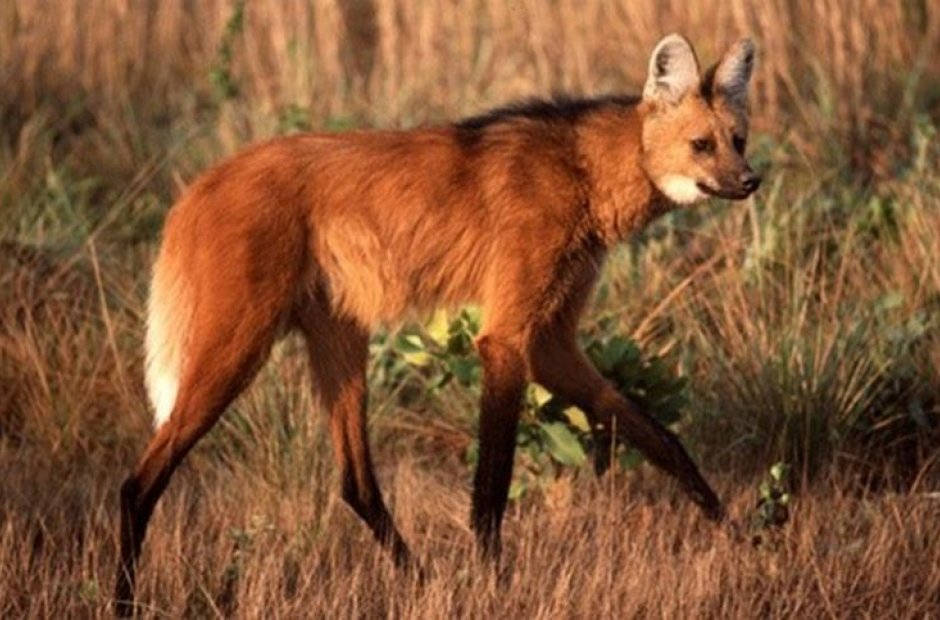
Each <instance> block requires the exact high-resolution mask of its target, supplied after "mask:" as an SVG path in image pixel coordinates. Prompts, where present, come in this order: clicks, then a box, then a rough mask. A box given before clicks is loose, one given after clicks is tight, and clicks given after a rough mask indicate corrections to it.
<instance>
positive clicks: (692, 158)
mask: <svg viewBox="0 0 940 620" xmlns="http://www.w3.org/2000/svg"><path fill="white" fill-rule="evenodd" d="M753 67H754V44H753V43H752V42H751V41H750V40H748V39H744V40H742V41H739V42H738V43H736V44H735V45H733V46H732V47H731V48H730V49H729V50H728V51H727V52H725V55H724V56H723V57H722V58H721V60H720V61H718V64H716V65H715V66H714V67H712V68H711V69H710V70H709V71H708V72H707V73H706V74H705V77H704V79H703V78H702V77H701V76H700V74H699V66H698V60H697V59H696V57H695V52H693V51H692V46H691V45H689V42H688V41H687V40H686V39H685V38H683V37H681V36H679V35H677V34H672V35H669V36H667V37H666V38H665V39H663V40H662V41H660V42H659V44H658V45H657V46H656V49H655V50H653V55H652V57H651V58H650V65H649V77H648V78H647V81H646V86H645V87H644V89H643V101H644V103H645V104H646V105H647V107H648V110H649V113H648V114H647V115H646V116H645V119H644V122H643V167H644V169H645V170H646V173H647V174H648V175H649V177H650V179H651V180H652V182H653V183H654V184H655V185H656V187H658V188H659V189H660V191H662V192H663V193H664V194H665V195H666V196H667V197H668V198H669V199H670V200H672V201H674V202H676V203H679V204H692V203H695V202H698V201H699V200H702V199H703V198H705V197H707V196H719V197H721V198H729V199H733V200H737V199H741V198H746V197H748V196H750V195H751V194H752V193H753V192H754V191H755V190H756V189H757V187H758V186H759V185H760V181H761V178H760V176H759V175H758V174H757V173H755V172H754V171H753V170H751V168H750V166H748V164H747V161H746V160H745V159H744V149H745V147H746V146H747V133H748V115H747V84H748V80H750V78H751V71H752V69H753Z"/></svg>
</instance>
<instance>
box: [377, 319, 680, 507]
mask: <svg viewBox="0 0 940 620" xmlns="http://www.w3.org/2000/svg"><path fill="white" fill-rule="evenodd" d="M480 324H481V322H480V313H479V311H478V310H476V309H474V308H465V309H463V310H461V311H460V312H458V313H456V314H455V315H453V316H449V315H448V314H447V313H445V312H443V311H441V312H438V313H436V314H435V315H434V316H433V317H432V318H431V320H430V321H428V322H427V323H426V324H424V325H420V326H419V325H412V326H409V327H407V328H404V329H402V330H401V331H399V332H398V334H397V335H396V336H395V337H394V339H393V345H392V347H388V345H387V344H380V345H379V347H380V348H381V349H382V350H383V353H385V357H384V359H382V360H381V361H380V363H379V366H378V368H377V370H376V372H375V374H374V375H373V378H374V379H377V380H378V381H380V382H403V383H404V384H406V385H407V384H408V382H409V379H410V378H412V379H413V377H414V375H413V374H412V375H411V377H409V374H410V373H409V371H410V372H411V373H416V374H417V375H418V377H420V379H421V380H420V382H419V384H420V385H421V386H422V387H423V388H424V389H425V390H426V391H425V392H422V393H415V392H413V391H411V390H408V389H404V390H402V391H401V392H400V397H401V398H402V399H403V400H404V401H405V404H406V405H407V404H409V403H411V402H413V398H414V397H423V396H425V395H426V394H427V393H428V392H430V393H431V394H435V393H437V392H440V391H441V390H443V389H444V388H446V387H447V386H450V385H456V386H458V387H459V388H460V389H463V390H467V391H469V392H470V393H471V394H472V396H473V397H474V398H476V397H478V396H479V390H480V383H481V379H482V367H481V364H480V360H479V358H478V356H477V354H476V349H475V347H474V339H475V338H476V336H477V335H478V334H479V331H480ZM582 341H583V345H584V349H585V351H586V353H587V355H588V357H589V358H590V359H591V361H592V362H593V363H594V364H595V366H596V367H597V369H598V370H599V371H600V372H601V373H602V374H603V375H604V376H605V377H606V378H607V379H609V380H610V381H611V382H612V383H613V384H614V385H615V386H616V387H617V389H618V390H620V391H621V392H622V393H623V394H625V395H627V396H629V397H630V398H632V399H634V400H635V401H637V402H638V403H639V404H640V405H642V406H643V407H644V408H646V409H647V410H648V411H650V412H651V413H653V414H654V415H655V417H656V418H657V419H658V420H659V421H660V422H661V423H663V424H665V425H672V424H675V423H676V422H678V421H679V419H680V417H681V413H682V409H683V407H685V405H686V404H687V403H688V389H687V382H686V380H685V378H683V377H678V376H676V375H675V373H674V372H673V371H672V370H671V369H670V368H669V366H668V364H667V363H666V361H665V360H663V359H661V358H658V357H655V356H648V355H644V354H643V353H642V352H641V351H640V349H639V347H638V346H637V344H636V343H635V342H633V341H632V340H630V339H628V338H624V337H622V336H609V337H607V336H588V335H582ZM516 445H517V447H518V453H517V467H516V476H515V479H514V482H513V486H512V488H511V490H510V496H511V497H513V498H516V497H519V496H521V495H522V494H524V493H525V492H526V491H528V490H530V489H533V488H545V487H546V486H547V485H549V484H551V483H552V481H554V480H555V479H556V478H557V477H558V476H559V475H560V474H561V473H562V472H564V471H565V470H578V469H581V468H583V467H584V466H585V465H586V464H587V463H588V461H589V456H591V455H594V454H596V452H597V451H598V446H595V445H594V438H593V436H592V434H591V428H590V423H589V421H588V418H587V416H586V415H585V413H584V412H583V411H582V410H580V409H579V408H578V407H575V406H573V405H571V404H570V403H566V402H564V401H562V400H561V399H558V398H556V397H555V396H553V395H552V394H551V393H549V392H548V391H547V390H546V389H545V388H544V387H542V386H540V385H537V384H533V385H531V386H529V388H528V390H527V391H526V395H525V398H524V400H523V403H522V413H521V417H520V421H519V429H518V433H517V437H516ZM476 458H477V445H476V443H475V442H474V443H473V444H472V445H471V446H470V449H469V451H468V454H467V461H468V463H469V464H471V465H473V464H475V463H476ZM614 458H615V459H616V461H617V462H618V463H619V465H620V466H621V467H622V468H624V469H629V468H632V467H635V466H636V465H637V464H638V463H640V462H641V461H642V456H641V455H640V454H639V452H637V451H636V450H635V449H633V448H631V447H630V446H626V445H619V446H617V450H616V452H615V454H614Z"/></svg>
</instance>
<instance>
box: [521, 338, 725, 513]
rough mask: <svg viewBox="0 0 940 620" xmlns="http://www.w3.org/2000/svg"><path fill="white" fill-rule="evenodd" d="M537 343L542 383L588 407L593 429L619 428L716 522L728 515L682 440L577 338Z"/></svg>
mask: <svg viewBox="0 0 940 620" xmlns="http://www.w3.org/2000/svg"><path fill="white" fill-rule="evenodd" d="M535 343H536V344H535V346H534V347H533V348H532V350H531V352H530V356H529V365H530V371H531V373H532V375H533V378H534V379H535V380H536V381H538V382H539V383H541V384H542V385H544V386H545V388H546V389H548V391H550V392H551V393H552V394H554V395H555V396H558V397H559V398H561V399H563V400H566V401H568V402H570V403H573V404H575V405H577V406H578V407H580V408H581V409H583V410H584V412H585V413H586V414H587V415H588V417H589V420H590V422H591V426H592V427H595V428H596V427H597V425H598V424H600V425H603V427H604V428H605V429H611V428H612V425H613V424H616V429H615V430H616V432H617V434H618V435H620V436H622V437H624V438H626V439H627V440H628V441H629V442H630V443H631V444H632V445H633V446H635V447H636V448H638V449H639V450H640V452H642V453H643V454H644V455H645V456H646V458H648V459H649V460H650V462H652V463H653V464H654V465H656V466H658V467H659V468H660V469H663V470H664V471H666V472H667V473H669V474H671V475H672V476H674V477H675V478H676V479H677V480H678V481H679V483H680V484H681V485H682V487H683V488H684V489H685V491H686V493H688V494H689V496H690V497H691V498H692V500H693V501H694V502H695V503H696V504H698V505H699V507H701V508H702V510H703V511H704V512H705V514H706V515H707V516H708V517H709V518H710V519H714V520H719V519H721V518H722V517H723V516H724V509H723V508H722V505H721V502H720V501H719V500H718V498H717V497H716V496H715V492H714V491H712V489H711V487H710V486H709V485H708V483H707V482H706V481H705V479H704V478H703V477H702V475H701V474H700V473H699V471H698V468H697V467H696V466H695V463H693V462H692V459H691V458H689V455H688V453H686V451H685V448H683V447H682V444H681V443H680V442H679V439H678V438H677V437H676V436H675V435H674V434H673V433H672V432H670V431H669V430H668V429H667V428H665V427H664V426H663V425H662V424H660V423H659V422H657V421H656V420H655V419H654V418H653V417H651V416H650V415H649V414H647V413H646V412H645V411H643V410H642V409H641V408H640V407H639V406H638V405H637V404H636V403H634V402H633V401H631V400H629V399H627V398H626V397H624V396H623V395H622V394H620V392H618V391H617V390H616V389H615V388H614V387H613V386H612V385H611V384H610V383H609V382H608V381H607V380H606V379H604V377H603V376H602V375H601V374H600V373H598V372H597V370H596V369H595V368H594V367H593V366H592V365H591V363H590V362H589V361H588V360H587V358H586V357H585V355H584V353H583V352H582V351H581V350H580V349H579V348H578V347H577V344H576V342H575V338H574V336H573V334H567V333H563V334H558V333H546V334H545V335H544V337H542V338H537V339H536V341H535ZM601 435H602V434H601ZM595 436H598V434H597V433H595ZM602 454H604V452H602ZM608 458H609V456H608ZM601 471H602V469H601Z"/></svg>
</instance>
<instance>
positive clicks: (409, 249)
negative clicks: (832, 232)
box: [116, 35, 760, 613]
mask: <svg viewBox="0 0 940 620" xmlns="http://www.w3.org/2000/svg"><path fill="white" fill-rule="evenodd" d="M753 64H754V46H753V44H752V43H751V42H750V41H748V40H744V41H740V42H739V43H737V44H735V45H734V46H733V47H731V48H730V49H729V50H728V51H727V52H726V53H725V54H724V56H723V57H722V58H721V60H720V61H719V62H718V64H717V65H716V66H715V67H713V68H712V69H711V70H709V71H708V72H707V73H706V74H705V75H704V77H701V76H700V73H699V66H698V61H697V60H696V57H695V54H694V52H693V51H692V48H691V46H690V45H689V43H688V41H686V39H684V38H683V37H681V36H678V35H670V36H668V37H666V38H664V39H663V40H662V41H661V42H660V43H659V44H658V45H657V46H656V48H655V50H654V51H653V54H652V57H651V59H650V62H649V77H648V79H647V82H646V85H645V87H644V89H643V95H642V97H640V98H630V97H608V98H600V99H588V100H569V99H556V100H552V101H545V102H535V103H528V104H524V105H519V106H514V107H508V108H504V109H500V110H496V111H495V112H491V113H489V114H486V115H483V116H479V117H476V118H471V119H469V120H464V121H462V122H459V123H456V124H454V125H450V126H445V127H439V128H430V129H414V130H410V131H385V132H352V133H344V134H336V135H322V134H314V135H299V136H291V137H285V138H278V139H274V140H272V141H270V142H267V143H265V144H261V145H258V146H254V147H252V148H250V149H248V150H246V151H244V152H242V153H240V154H238V155H236V156H234V157H232V158H231V159H228V160H227V161H224V162H222V163H221V164H219V165H217V166H216V167H215V168H213V169H212V170H210V171H208V172H206V173H205V174H203V175H202V176H201V177H200V178H199V179H198V180H197V181H196V182H195V183H193V185H192V187H191V188H189V190H188V191H187V192H186V193H185V195H184V196H183V197H182V198H181V199H180V200H179V202H178V203H177V204H176V205H175V206H174V207H173V209H172V210H171V211H170V212H169V215H168V218H167V222H166V229H165V231H164V236H163V243H162V247H161V248H160V252H159V256H158V257H157V261H156V264H155V266H154V271H153V284H152V290H151V295H150V303H149V308H148V320H147V338H146V348H147V387H148V390H149V394H150V398H151V400H152V402H153V406H154V410H155V421H156V428H157V430H156V434H155V436H154V437H153V438H152V439H151V441H150V444H149V445H148V446H147V449H146V451H145V452H144V455H143V457H142V458H141V460H140V462H139V463H138V465H137V467H136V468H135V469H134V471H133V474H132V475H131V476H130V477H129V478H128V479H127V481H126V482H125V483H124V485H123V486H122V488H121V559H120V564H119V567H118V574H117V585H116V598H117V601H118V611H120V612H123V613H127V612H129V611H131V610H132V601H133V591H134V573H135V567H136V564H137V560H138V556H139V553H140V548H141V543H142V541H143V538H144V533H145V531H146V527H147V522H148V520H149V518H150V515H151V513H152V512H153V509H154V506H155V505H156V503H157V500H158V499H159V497H160V495H161V493H163V490H164V489H165V488H166V486H167V483H168V482H169V480H170V477H171V475H172V473H173V471H174V470H175V469H176V467H177V466H178V465H179V464H180V461H182V460H183V457H184V456H185V455H186V453H187V452H188V451H189V450H190V449H191V448H192V447H193V445H194V444H195V443H196V442H197V441H198V440H199V438H200V437H202V436H203V435H204V434H205V433H206V432H207V431H208V430H209V429H210V428H211V427H212V425H213V424H214V423H215V421H216V420H218V418H219V416H220V415H221V414H222V412H223V411H224V410H225V408H226V407H227V406H228V405H229V403H231V402H232V400H233V399H234V398H235V397H236V396H237V395H238V394H239V392H241V391H242V389H243V388H244V387H245V386H246V385H247V384H248V382H249V381H250V380H251V379H252V377H253V376H254V375H255V373H256V371H257V370H258V368H259V367H260V366H261V365H262V364H263V363H264V361H265V358H266V356H267V354H268V351H269V350H270V348H271V345H272V343H273V342H274V341H275V340H276V339H277V338H278V337H279V336H281V335H283V334H284V333H285V332H287V331H289V330H298V331H300V332H301V333H302V334H303V335H304V336H305V337H306V341H307V345H308V350H309V357H310V366H311V371H312V375H313V380H314V385H315V390H316V395H317V397H318V398H319V399H320V401H321V402H322V403H323V405H324V407H325V409H326V410H327V411H328V413H329V423H330V430H331V434H332V440H333V448H334V450H335V455H336V460H337V461H338V463H339V467H340V469H341V472H342V496H343V498H344V499H345V501H347V502H348V503H349V505H350V506H351V507H352V509H353V510H354V511H355V512H356V513H357V514H358V515H359V516H360V517H361V518H362V519H363V520H364V521H365V523H366V524H367V525H368V526H369V527H370V528H371V530H372V532H373V533H374V534H375V537H376V539H378V541H379V542H380V543H381V544H382V545H383V546H384V547H386V548H387V549H388V550H389V551H390V552H391V556H392V558H393V559H394V561H395V563H396V564H398V565H399V566H409V565H411V564H412V558H411V555H410V554H409V551H408V547H407V546H406V545H405V541H404V540H403V539H402V537H401V535H400V534H399V532H398V530H397V529H396V528H395V525H394V524H393V522H392V518H391V516H390V515H389V512H388V510H387V509H386V507H385V504H384V503H383V501H382V497H381V493H380V491H379V488H378V486H377V484H376V479H375V476H374V474H373V470H372V462H371V459H370V455H369V446H368V443H367V438H366V422H365V416H366V403H365V397H366V356H367V352H368V346H367V345H368V341H369V334H370V331H371V330H372V329H373V328H375V327H376V326H377V325H380V324H385V325H389V324H394V323H395V322H397V321H399V320H401V319H402V318H403V317H408V316H413V315H415V314H417V315H421V313H425V312H428V311H430V310H432V309H434V308H437V307H441V306H448V307H453V306H457V305H460V304H467V303H475V304H479V305H480V306H481V307H482V309H483V312H484V325H483V330H482V335H481V336H480V338H479V340H478V341H477V347H478V350H479V354H480V358H481V360H482V363H483V371H484V372H483V374H484V378H483V397H482V403H481V420H480V453H479V465H478V467H477V471H476V475H475V478H474V489H473V511H472V525H473V529H474V532H475V534H476V537H477V541H478V545H479V549H480V550H481V552H482V553H483V555H484V556H487V557H495V556H496V555H498V553H499V548H500V534H499V532H500V522H501V520H502V516H503V511H504V509H505V505H506V495H507V490H508V486H509V482H510V477H511V470H512V462H513V450H514V446H515V436H516V425H517V420H518V415H519V409H520V404H521V403H520V399H521V396H522V393H523V389H524V387H525V385H526V382H527V381H530V380H532V381H537V382H539V383H541V384H542V385H544V386H545V387H546V388H547V389H548V390H550V391H551V392H552V393H554V394H555V395H557V396H559V397H561V398H563V399H564V400H567V401H569V402H571V403H574V404H576V405H578V406H579V407H581V408H582V409H583V410H584V411H585V413H586V414H587V416H588V418H589V420H590V422H591V425H592V427H593V428H594V429H595V434H596V438H597V440H598V441H597V444H598V445H600V446H605V445H609V444H610V441H611V440H612V436H611V434H612V433H615V434H616V436H618V437H620V438H622V439H624V440H626V441H628V442H629V443H630V444H632V445H634V446H636V447H637V448H639V449H640V450H641V451H642V452H643V453H644V454H645V455H646V457H647V458H648V459H649V460H650V461H651V462H652V463H654V464H655V465H657V466H658V467H660V468H661V469H663V470H664V471H666V472H667V473H669V474H671V475H673V476H675V477H676V478H677V479H678V481H679V482H680V483H681V485H682V487H683V488H684V489H685V491H686V492H687V493H688V494H689V495H690V496H691V498H692V500H693V501H695V502H696V503H697V504H698V505H699V506H700V507H701V508H702V509H703V510H704V512H705V514H706V515H707V516H708V517H710V518H712V519H716V520H717V519H720V518H721V517H722V513H723V510H722V505H721V503H720V502H719V501H718V499H717V497H716V496H715V494H714V492H713V491H712V490H711V488H710V487H709V486H708V484H707V483H706V482H705V480H704V479H703V478H702V476H701V475H700V474H699V472H698V470H697V468H696V466H695V464H694V463H693V462H692V460H691V459H690V458H689V456H688V455H687V454H686V452H685V450H684V449H683V447H682V445H681V444H680V443H679V441H678V440H677V438H676V437H675V436H674V435H673V434H672V433H671V432H669V431H668V430H666V429H665V428H663V427H662V426H661V425H660V424H658V423H657V422H656V421H655V420H654V419H653V418H652V417H650V416H649V415H648V414H647V413H646V412H644V411H642V410H641V409H640V408H639V407H638V406H637V405H636V404H635V403H633V402H631V401H630V400H628V399H627V398H625V397H624V396H623V395H621V394H620V393H618V392H617V390H615V389H614V388H613V387H612V386H611V385H610V384H608V383H607V382H606V381H605V380H604V379H603V378H602V377H601V376H600V375H599V374H598V373H597V371H596V370H595V369H594V368H592V366H591V365H590V364H589V362H588V361H587V360H586V358H585V356H584V355H583V354H582V353H581V351H579V350H578V348H577V346H576V338H575V327H576V325H577V322H578V317H579V315H580V314H581V312H582V310H583V309H584V306H585V303H586V302H587V300H588V298H589V293H590V291H591V288H592V286H593V284H594V282H595V280H596V278H597V276H598V272H599V270H600V268H601V264H602V263H603V261H604V257H605V254H606V253H607V251H608V249H609V248H611V247H612V246H614V245H615V244H617V243H618V242H620V241H621V240H623V239H624V238H626V237H627V236H628V235H630V234H631V233H633V232H634V231H636V230H638V229H640V228H642V227H643V226H644V225H646V224H647V223H648V222H649V221H650V220H652V219H654V218H655V217H657V216H659V215H660V214H663V213H665V212H667V211H669V210H670V209H672V208H674V207H676V206H677V205H690V204H693V203H696V202H698V201H700V200H702V199H704V198H706V197H708V196H718V197H721V198H728V199H742V198H745V197H747V196H749V195H750V194H751V193H753V192H754V191H755V190H756V189H757V187H758V185H759V184H760V177H759V176H758V175H757V174H755V173H754V172H753V171H752V170H751V169H750V168H749V167H748V164H747V162H746V161H745V159H744V150H745V145H746V143H747V134H748V115H747V85H748V81H749V79H750V77H751V71H752V68H753ZM600 461H601V467H600V469H601V470H603V463H604V462H605V461H606V457H605V456H604V455H602V456H601V458H600Z"/></svg>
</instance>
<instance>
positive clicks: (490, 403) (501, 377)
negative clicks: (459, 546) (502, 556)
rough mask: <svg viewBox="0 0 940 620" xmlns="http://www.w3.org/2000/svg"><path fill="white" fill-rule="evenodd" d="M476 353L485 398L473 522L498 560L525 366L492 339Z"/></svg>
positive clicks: (483, 547)
mask: <svg viewBox="0 0 940 620" xmlns="http://www.w3.org/2000/svg"><path fill="white" fill-rule="evenodd" d="M477 349H478V350H479V352H480V359H481V361H482V363H483V397H482V400H481V405H480V451H479V457H478V460H477V470H476V474H475V476H474V480H473V514H472V516H471V523H472V525H473V530H474V532H475V533H476V537H477V544H478V548H479V550H480V552H481V553H482V555H483V557H484V558H486V559H495V558H497V557H498V556H499V553H500V526H501V524H502V520H503V512H504V511H505V510H506V499H507V497H508V495H509V484H510V482H511V480H512V461H513V454H514V452H515V449H516V428H517V426H518V423H519V410H520V407H521V400H522V394H523V391H524V389H525V381H526V377H525V363H524V361H523V359H522V356H521V355H519V353H518V352H517V351H516V350H515V349H514V348H512V347H511V346H509V345H508V344H506V343H504V342H502V341H500V340H499V339H496V338H493V337H491V336H485V337H483V338H480V340H479V341H477Z"/></svg>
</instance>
